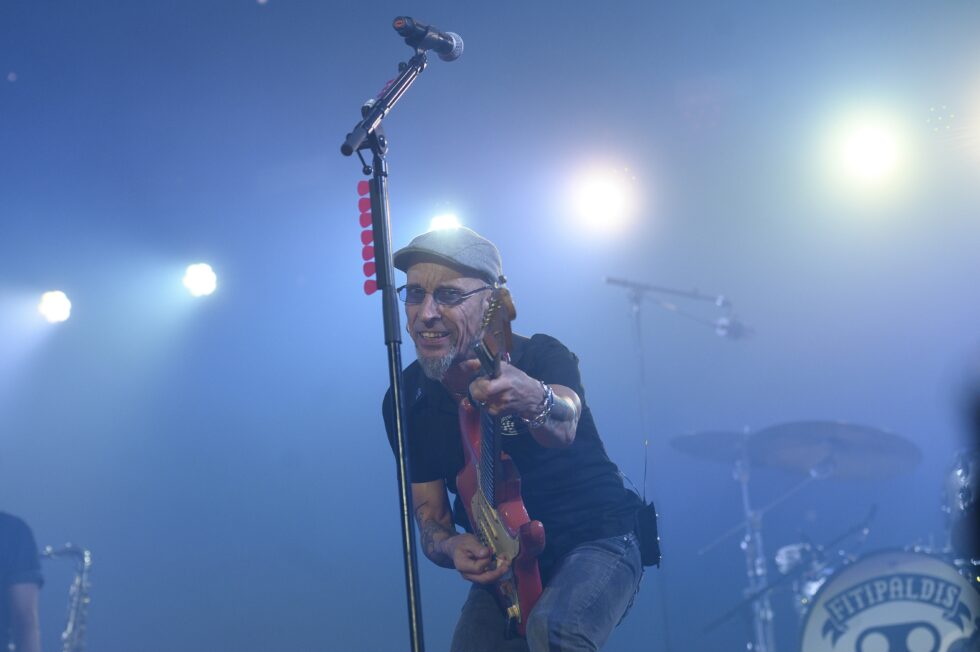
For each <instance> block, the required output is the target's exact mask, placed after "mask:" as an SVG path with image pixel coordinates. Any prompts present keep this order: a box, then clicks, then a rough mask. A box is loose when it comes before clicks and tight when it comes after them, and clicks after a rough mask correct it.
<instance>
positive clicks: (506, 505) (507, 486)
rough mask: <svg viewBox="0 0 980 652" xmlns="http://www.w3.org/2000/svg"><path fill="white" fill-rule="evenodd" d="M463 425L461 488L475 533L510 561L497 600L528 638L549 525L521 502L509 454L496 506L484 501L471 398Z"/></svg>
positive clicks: (501, 464)
mask: <svg viewBox="0 0 980 652" xmlns="http://www.w3.org/2000/svg"><path fill="white" fill-rule="evenodd" d="M459 421H460V424H459V425H460V432H461V434H462V438H463V451H464V454H465V457H466V465H465V466H464V467H463V469H462V470H461V471H460V472H459V473H458V474H457V476H456V486H457V488H458V489H459V495H460V497H461V498H462V501H463V505H464V506H465V507H466V514H467V516H469V519H470V525H471V526H472V528H473V530H474V533H475V534H476V535H477V536H478V537H479V538H480V539H481V540H482V541H483V542H484V544H486V545H487V546H488V547H489V548H490V549H491V550H492V551H493V554H494V557H495V558H496V559H504V560H508V561H510V563H511V570H510V572H509V573H508V574H507V575H505V576H504V577H503V578H501V579H500V580H499V581H498V582H497V585H496V586H495V587H494V588H495V593H496V595H497V600H498V602H500V605H501V606H502V607H503V609H504V610H505V611H506V612H507V616H508V618H510V619H511V620H512V621H514V622H515V623H516V626H517V632H518V633H519V634H520V635H521V636H524V635H525V631H526V627H527V618H528V616H529V615H530V613H531V609H533V608H534V605H535V603H536V602H537V601H538V598H539V597H541V591H542V586H541V574H540V573H539V571H538V555H540V554H541V552H542V551H543V550H544V543H545V538H544V526H543V525H541V521H532V520H531V518H530V516H528V513H527V509H525V507H524V501H523V500H522V499H521V476H520V474H519V473H518V472H517V467H516V466H515V465H514V461H513V460H512V459H510V457H509V456H508V455H507V454H506V453H501V456H500V458H499V459H497V460H495V461H494V465H493V466H494V475H495V479H494V482H493V485H494V493H493V495H494V499H495V500H494V501H493V502H494V504H495V505H496V507H495V508H494V507H493V505H491V504H490V503H489V501H487V500H486V499H485V496H484V494H483V488H482V487H481V483H480V478H479V474H478V471H477V470H478V469H479V468H480V464H481V452H482V450H483V447H482V438H483V436H484V433H483V427H482V424H481V414H480V410H479V409H477V408H475V407H474V406H473V405H471V404H470V402H469V400H468V399H466V400H464V401H463V403H462V405H461V406H460V411H459Z"/></svg>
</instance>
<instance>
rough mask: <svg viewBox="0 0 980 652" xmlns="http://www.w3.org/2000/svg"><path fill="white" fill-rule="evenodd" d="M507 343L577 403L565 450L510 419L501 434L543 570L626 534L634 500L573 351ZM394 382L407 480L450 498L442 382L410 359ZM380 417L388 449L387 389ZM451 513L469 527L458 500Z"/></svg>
mask: <svg viewBox="0 0 980 652" xmlns="http://www.w3.org/2000/svg"><path fill="white" fill-rule="evenodd" d="M513 344H514V345H513V351H512V352H511V363H512V364H513V365H514V366H516V367H517V368H519V369H520V370H522V371H523V372H524V373H526V374H527V375H529V376H531V377H532V378H536V379H538V380H541V381H543V382H545V383H553V384H557V385H565V386H566V387H570V388H571V389H573V390H575V392H576V393H577V394H578V395H579V398H581V399H582V414H581V416H580V418H579V422H578V429H577V431H576V433H575V441H574V442H573V443H572V445H571V446H568V447H567V448H545V447H543V446H541V445H539V444H538V443H537V442H536V441H535V440H534V438H533V437H532V436H531V434H530V432H529V431H528V429H527V426H525V425H524V423H523V421H521V420H520V419H518V418H516V417H514V418H512V419H511V420H510V421H511V424H512V425H513V430H514V431H515V433H514V434H512V435H510V436H507V435H506V434H505V435H504V436H502V437H501V440H502V441H501V445H502V447H503V450H504V451H506V452H507V453H508V454H509V455H510V456H511V457H512V458H513V460H514V464H515V465H516V466H517V469H518V471H519V472H520V474H521V495H522V497H523V499H524V506H525V507H526V508H527V511H528V514H529V515H530V517H531V518H532V519H536V520H539V521H541V523H542V524H543V525H544V529H545V541H546V545H545V551H544V553H543V554H542V556H541V558H540V560H541V562H542V564H543V570H546V569H547V567H548V566H550V565H551V564H552V563H554V562H555V561H556V560H557V559H559V558H560V557H561V556H562V555H564V554H565V553H566V552H568V551H569V550H571V549H572V548H573V547H575V546H576V545H578V544H580V543H583V542H585V541H592V540H595V539H601V538H605V537H611V536H616V535H619V534H625V533H627V532H630V531H632V530H633V528H634V527H635V522H636V521H635V519H636V510H637V509H639V508H640V507H641V506H642V502H641V501H640V499H639V497H638V496H637V495H636V494H635V493H633V492H631V491H628V490H627V489H625V488H624V486H623V480H622V476H621V475H620V473H619V469H617V467H616V465H615V464H613V462H612V461H610V459H609V457H608V456H607V455H606V451H605V448H604V447H603V445H602V440H600V439H599V433H598V431H597V430H596V426H595V422H594V421H593V419H592V412H591V411H590V410H589V407H588V404H587V403H586V400H585V390H584V388H583V387H582V381H581V378H580V375H579V370H578V358H577V357H576V356H575V354H574V353H572V352H571V351H569V350H568V349H567V348H565V346H564V345H563V344H562V343H561V342H559V341H558V340H556V339H555V338H553V337H549V336H547V335H540V334H539V335H534V336H533V337H531V338H530V339H528V338H526V337H521V336H519V335H515V336H514V343H513ZM402 378H403V387H402V391H403V394H404V396H405V415H404V419H405V423H406V437H407V440H408V453H409V465H410V477H411V480H412V482H429V481H432V480H440V479H441V480H445V482H446V485H447V487H448V488H449V490H450V491H451V492H453V493H454V494H456V493H457V489H456V474H457V473H458V472H459V470H460V469H461V468H462V467H463V464H464V456H463V446H462V442H461V440H460V431H459V412H458V408H457V405H456V402H455V401H454V400H453V398H452V396H450V394H449V392H448V391H447V390H446V388H445V387H444V386H443V385H442V383H439V382H436V381H433V380H430V379H429V378H426V377H425V375H424V374H423V373H422V369H421V367H420V366H419V364H418V362H414V363H412V364H411V365H409V367H408V368H407V369H405V371H404V373H403V375H402ZM383 413H384V417H385V425H386V427H387V430H388V439H389V441H390V442H391V444H392V448H393V449H394V437H395V434H394V423H393V421H394V420H393V416H392V410H391V391H390V390H389V391H388V393H387V394H386V395H385V400H384V407H383ZM504 430H505V431H506V430H507V428H504ZM453 515H454V519H455V521H456V523H458V524H459V525H460V526H461V527H463V528H464V529H466V530H469V523H468V522H467V518H466V512H465V510H464V509H463V508H462V504H461V502H460V499H459V496H458V495H457V496H456V499H455V500H454V503H453ZM546 574H547V573H546Z"/></svg>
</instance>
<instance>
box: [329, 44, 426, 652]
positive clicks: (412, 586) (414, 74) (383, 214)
mask: <svg viewBox="0 0 980 652" xmlns="http://www.w3.org/2000/svg"><path fill="white" fill-rule="evenodd" d="M425 66H426V59H425V52H422V51H418V50H417V51H416V53H415V56H414V57H412V58H411V59H410V60H409V62H408V63H407V64H406V63H400V64H399V65H398V69H399V75H398V76H397V77H396V78H395V79H393V80H391V81H390V82H388V84H386V85H385V87H384V88H383V89H382V90H381V93H380V94H379V95H378V97H377V98H376V99H375V100H374V102H373V104H371V103H370V102H369V103H368V104H366V105H365V107H364V108H363V109H362V112H363V113H364V117H363V119H362V120H361V121H360V122H358V123H357V125H355V126H354V129H353V130H352V131H351V132H350V133H349V134H347V138H346V140H345V141H344V144H343V145H341V147H340V152H341V153H342V154H343V155H344V156H350V155H351V154H353V153H354V152H357V156H358V158H360V159H361V163H362V164H363V172H364V174H366V175H371V181H370V188H371V228H372V231H373V238H374V258H375V264H376V270H377V271H376V274H377V281H378V289H380V290H381V305H382V315H383V319H384V337H385V345H386V346H387V348H388V376H389V382H390V386H391V398H392V407H393V417H394V419H393V421H394V424H395V458H396V459H395V463H396V467H397V475H398V502H399V508H400V513H399V520H400V521H401V531H402V553H403V555H404V559H405V592H406V595H407V600H408V627H409V636H410V638H411V650H412V652H422V651H423V650H424V649H425V642H424V639H423V636H422V614H421V604H422V603H421V598H420V596H419V583H418V574H419V570H418V557H417V555H416V552H415V527H414V525H413V523H412V518H413V516H412V515H413V514H414V509H413V508H412V491H411V486H410V481H409V473H408V469H409V466H408V446H407V443H406V438H405V422H404V419H403V414H404V412H405V410H404V407H405V401H404V396H403V394H402V382H401V381H402V358H401V341H402V339H401V325H400V320H399V317H398V301H397V296H396V292H395V275H394V270H393V267H394V265H393V264H392V260H391V222H390V220H389V215H388V163H387V161H386V160H385V155H386V154H387V152H388V140H387V139H386V138H385V135H384V133H383V131H382V129H381V121H382V119H384V117H385V116H386V115H388V112H389V111H391V109H392V107H394V106H395V103H396V102H398V100H399V99H401V96H402V95H404V94H405V91H407V90H408V88H409V87H410V86H411V85H412V83H413V82H414V81H415V80H416V78H418V76H419V75H420V74H421V73H422V71H423V70H425ZM362 149H370V150H371V153H372V154H373V159H372V161H371V165H367V164H366V163H364V159H363V157H361V150H362Z"/></svg>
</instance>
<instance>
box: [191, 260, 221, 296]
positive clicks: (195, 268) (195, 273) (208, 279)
mask: <svg viewBox="0 0 980 652" xmlns="http://www.w3.org/2000/svg"><path fill="white" fill-rule="evenodd" d="M184 287H186V288H187V290H188V291H189V292H190V293H191V294H192V295H194V296H195V297H203V296H206V295H209V294H211V293H212V292H214V290H215V288H216V287H218V277H217V276H216V275H215V273H214V270H212V269H211V266H210V265H208V264H207V263H195V264H194V265H188V266H187V271H186V272H185V273H184Z"/></svg>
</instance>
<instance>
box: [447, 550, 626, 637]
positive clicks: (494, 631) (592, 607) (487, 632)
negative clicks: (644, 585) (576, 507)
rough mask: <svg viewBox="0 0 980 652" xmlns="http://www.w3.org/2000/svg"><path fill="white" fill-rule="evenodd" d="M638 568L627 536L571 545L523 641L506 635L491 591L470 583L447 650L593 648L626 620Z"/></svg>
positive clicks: (537, 608)
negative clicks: (468, 591)
mask: <svg viewBox="0 0 980 652" xmlns="http://www.w3.org/2000/svg"><path fill="white" fill-rule="evenodd" d="M642 576H643V566H642V565H641V563H640V549H639V547H638V545H637V541H636V535H635V534H633V533H632V532H631V533H629V534H624V535H620V536H616V537H610V538H608V539H599V540H597V541H590V542H588V543H583V544H581V545H579V546H576V547H575V548H573V549H572V551H571V552H569V553H568V554H567V555H565V557H564V558H563V559H562V560H561V561H560V562H559V563H558V567H557V568H556V569H555V572H554V573H553V574H552V577H551V580H550V581H549V582H548V585H547V586H546V587H545V589H544V592H543V593H542V594H541V598H540V599H539V600H538V602H537V604H536V605H535V606H534V609H533V610H532V611H531V616H530V618H529V619H528V623H527V640H524V639H521V638H518V637H516V636H515V637H510V638H508V637H507V636H506V629H507V619H506V617H505V615H504V613H503V611H502V610H501V608H500V605H499V604H498V603H497V601H496V598H495V597H494V595H493V593H492V592H491V591H490V590H489V589H488V588H487V587H485V586H481V585H478V584H474V585H473V587H472V588H471V589H470V593H469V596H468V597H467V599H466V602H465V603H464V604H463V610H462V613H461V614H460V617H459V622H458V623H457V624H456V631H455V632H454V633H453V643H452V647H451V648H450V649H451V651H452V652H574V651H579V650H598V649H599V648H600V647H601V646H602V645H603V644H605V642H606V640H607V639H608V638H609V635H610V634H611V633H612V630H613V629H614V628H615V627H616V625H618V624H619V621H620V620H622V619H623V617H625V615H626V612H627V611H628V610H629V607H630V605H632V604H633V596H635V595H636V592H637V590H638V589H639V586H640V578H641V577H642Z"/></svg>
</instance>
